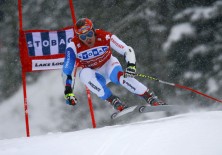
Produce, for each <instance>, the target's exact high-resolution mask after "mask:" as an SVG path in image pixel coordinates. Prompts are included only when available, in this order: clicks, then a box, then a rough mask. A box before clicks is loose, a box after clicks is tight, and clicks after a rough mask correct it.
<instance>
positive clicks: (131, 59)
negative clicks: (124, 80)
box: [110, 35, 136, 77]
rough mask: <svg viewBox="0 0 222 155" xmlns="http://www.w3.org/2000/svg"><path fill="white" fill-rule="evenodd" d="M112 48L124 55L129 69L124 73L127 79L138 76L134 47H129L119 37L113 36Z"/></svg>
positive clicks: (111, 40)
mask: <svg viewBox="0 0 222 155" xmlns="http://www.w3.org/2000/svg"><path fill="white" fill-rule="evenodd" d="M110 46H111V48H112V49H114V50H115V51H116V52H118V53H120V54H121V55H124V57H125V60H126V63H127V68H126V71H125V73H124V76H125V77H134V76H135V74H136V56H135V52H134V50H133V48H132V47H130V46H127V45H126V44H125V43H124V42H123V41H121V40H120V39H119V38H118V37H117V36H115V35H112V36H111V39H110Z"/></svg>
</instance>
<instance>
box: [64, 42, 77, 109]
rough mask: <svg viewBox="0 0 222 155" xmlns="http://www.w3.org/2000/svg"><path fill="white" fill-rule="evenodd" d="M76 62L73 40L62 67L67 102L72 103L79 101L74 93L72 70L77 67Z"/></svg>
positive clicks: (68, 47)
mask: <svg viewBox="0 0 222 155" xmlns="http://www.w3.org/2000/svg"><path fill="white" fill-rule="evenodd" d="M75 64H76V47H75V44H74V43H73V42H70V43H69V44H68V46H67V48H66V51H65V60H64V64H63V69H62V77H63V82H64V85H65V91H64V94H65V99H66V103H67V104H70V105H75V104H76V103H77V99H76V98H75V95H74V94H73V88H72V82H73V80H72V72H73V70H74V68H75Z"/></svg>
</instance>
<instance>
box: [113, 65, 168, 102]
mask: <svg viewBox="0 0 222 155" xmlns="http://www.w3.org/2000/svg"><path fill="white" fill-rule="evenodd" d="M110 79H111V81H112V82H113V83H116V84H121V85H122V86H123V87H125V88H126V89H127V90H129V91H130V92H132V93H134V94H137V95H139V96H141V97H143V98H144V99H145V101H146V102H147V103H148V104H150V105H153V106H157V105H163V104H166V103H164V102H162V101H161V100H159V99H158V97H157V96H156V95H155V94H154V93H153V92H152V91H151V90H150V89H148V88H147V87H146V86H145V85H144V84H142V83H141V82H139V81H138V80H136V79H135V78H124V76H123V71H122V67H121V66H115V67H114V68H112V72H111V74H110Z"/></svg>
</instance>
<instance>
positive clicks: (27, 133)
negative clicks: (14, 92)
mask: <svg viewBox="0 0 222 155" xmlns="http://www.w3.org/2000/svg"><path fill="white" fill-rule="evenodd" d="M18 15H19V50H20V53H21V52H23V46H22V36H23V35H22V33H23V26H22V0H18ZM21 55H22V54H21ZM20 59H22V58H21V57H20ZM22 86H23V96H24V112H25V125H26V136H27V137H30V129H29V116H28V103H27V93H26V72H25V71H24V69H23V68H22Z"/></svg>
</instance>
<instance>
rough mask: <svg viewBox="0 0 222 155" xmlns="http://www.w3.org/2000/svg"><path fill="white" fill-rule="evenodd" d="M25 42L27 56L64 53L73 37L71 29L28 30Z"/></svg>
mask: <svg viewBox="0 0 222 155" xmlns="http://www.w3.org/2000/svg"><path fill="white" fill-rule="evenodd" d="M25 35H26V42H27V45H28V52H29V56H44V55H54V54H60V53H64V51H65V49H66V45H67V44H68V43H69V42H70V41H71V39H72V38H73V35H74V34H73V30H72V29H68V30H63V31H52V32H28V33H26V34H25Z"/></svg>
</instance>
